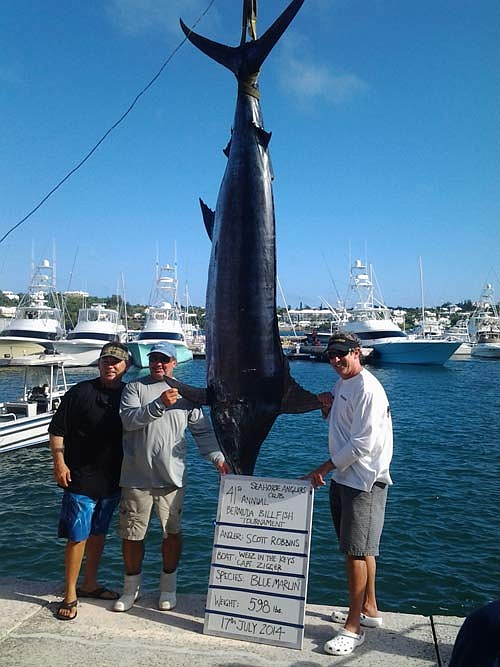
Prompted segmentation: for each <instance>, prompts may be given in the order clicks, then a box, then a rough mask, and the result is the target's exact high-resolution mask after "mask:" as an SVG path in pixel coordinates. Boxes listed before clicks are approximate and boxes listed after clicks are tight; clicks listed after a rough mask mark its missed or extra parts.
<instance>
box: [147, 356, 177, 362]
mask: <svg viewBox="0 0 500 667" xmlns="http://www.w3.org/2000/svg"><path fill="white" fill-rule="evenodd" d="M149 361H150V363H151V362H153V364H156V363H157V362H158V361H159V362H161V363H162V364H169V363H170V362H171V361H172V359H171V358H170V357H167V356H166V355H165V354H150V355H149Z"/></svg>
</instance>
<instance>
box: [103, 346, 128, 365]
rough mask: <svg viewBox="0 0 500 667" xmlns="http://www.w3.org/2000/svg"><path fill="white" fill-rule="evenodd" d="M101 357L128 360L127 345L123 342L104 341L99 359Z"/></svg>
mask: <svg viewBox="0 0 500 667" xmlns="http://www.w3.org/2000/svg"><path fill="white" fill-rule="evenodd" d="M101 357H115V358H116V359H120V361H128V357H129V353H128V347H127V346H126V345H124V344H123V343H106V345H104V347H103V348H102V350H101V354H100V355H99V359H100V358H101Z"/></svg>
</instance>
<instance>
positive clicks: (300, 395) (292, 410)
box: [280, 359, 322, 415]
mask: <svg viewBox="0 0 500 667" xmlns="http://www.w3.org/2000/svg"><path fill="white" fill-rule="evenodd" d="M284 384H285V386H284V391H283V398H282V400H281V410H280V412H281V414H290V415H297V414H301V413H303V412H311V410H321V407H322V406H321V403H320V401H319V398H318V397H317V396H316V394H313V393H312V392H310V391H307V389H304V387H302V386H301V385H300V384H299V383H298V382H296V381H295V380H294V379H293V377H292V376H291V375H290V366H289V364H288V359H285V382H284Z"/></svg>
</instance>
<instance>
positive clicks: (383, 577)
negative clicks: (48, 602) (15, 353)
mask: <svg viewBox="0 0 500 667" xmlns="http://www.w3.org/2000/svg"><path fill="white" fill-rule="evenodd" d="M291 370H292V373H293V375H294V377H295V378H296V379H297V380H298V381H299V382H300V383H301V384H302V385H303V386H305V387H307V388H309V389H311V390H312V391H323V390H326V389H328V388H330V387H331V385H332V384H333V382H334V380H335V375H334V373H333V371H332V370H331V369H330V367H329V366H328V365H327V364H321V363H312V362H306V361H305V362H302V361H297V362H294V363H293V364H292V366H291ZM371 370H372V371H373V372H374V373H375V375H377V377H378V378H379V379H380V380H381V381H382V383H383V384H384V386H385V388H386V391H387V394H388V396H389V400H390V402H391V406H392V414H393V420H394V431H395V451H394V459H393V465H392V476H393V480H394V486H393V487H392V488H391V489H390V492H389V500H388V507H387V514H386V524H385V530H384V535H383V538H382V547H381V556H380V558H379V559H378V591H377V592H378V598H379V604H380V607H381V609H383V610H388V611H396V612H406V613H418V614H424V615H429V614H450V615H456V616H464V615H466V614H467V613H469V612H470V611H471V610H472V609H475V608H476V607H478V606H480V605H482V604H484V603H485V602H487V601H489V600H492V599H494V598H497V597H499V596H500V547H499V536H500V512H499V508H500V491H499V481H498V476H499V471H500V420H499V414H500V410H499V408H500V363H498V362H497V361H495V360H481V359H464V360H456V361H455V360H451V361H449V362H447V363H446V364H445V366H444V367H418V366H413V367H412V366H404V367H400V366H393V367H389V366H386V367H373V368H371ZM95 372H96V371H95V369H89V368H85V369H73V370H71V371H68V377H69V379H70V380H71V381H78V380H81V379H84V378H87V377H93V376H94V375H95ZM22 373H23V371H22V370H21V369H14V368H12V369H9V368H0V388H1V396H2V398H4V397H5V398H6V397H8V396H9V397H15V396H17V395H18V394H19V392H20V386H21V377H22ZM136 373H137V371H132V372H131V373H129V376H130V377H133V376H134V375H135V374H136ZM204 373H205V366H204V362H203V361H199V360H195V361H192V362H187V363H185V364H182V365H181V366H179V367H178V369H177V373H176V375H177V377H179V378H180V379H182V380H184V381H186V382H189V383H192V384H198V385H202V384H204ZM326 457H327V426H326V423H325V422H324V421H323V420H322V419H321V418H320V416H319V413H318V414H314V413H313V414H307V415H298V416H289V415H287V416H282V417H280V418H279V419H278V420H277V422H276V423H275V425H274V427H273V429H272V431H271V434H270V435H269V436H268V438H267V440H266V442H265V443H264V444H263V446H262V450H261V454H260V456H259V459H258V461H257V467H256V470H255V474H256V475H258V476H262V477H281V478H295V477H299V476H301V475H303V474H305V473H307V472H309V470H311V469H312V468H313V467H315V466H316V465H317V464H319V463H321V462H322V461H324V460H325V459H326ZM188 468H189V481H188V493H187V497H186V503H185V511H184V520H183V521H184V523H183V526H184V553H183V556H182V561H181V566H180V573H179V583H178V588H179V591H180V592H181V593H205V592H206V590H207V582H208V572H209V565H210V556H211V545H212V540H213V520H214V518H215V513H216V507H217V497H218V478H217V474H216V471H215V469H213V468H212V466H210V465H209V464H207V463H206V462H205V461H203V460H202V459H201V458H200V456H199V454H198V451H197V448H196V446H195V444H194V442H193V441H192V440H191V441H190V447H189V454H188ZM60 495H61V490H60V489H58V488H57V486H56V485H55V483H54V481H53V477H52V465H51V457H50V454H49V450H48V448H46V447H42V448H37V449H25V450H19V451H16V452H10V453H5V454H2V455H1V457H0V553H1V555H2V557H1V559H0V577H14V576H15V577H21V578H24V579H36V580H61V581H62V579H63V546H64V541H63V540H59V539H58V538H57V537H56V527H57V517H58V512H59V504H60ZM160 540H161V536H160V531H159V529H158V525H157V521H156V519H153V522H152V527H151V529H150V532H149V535H148V538H147V542H146V559H145V564H144V576H145V586H146V588H148V589H157V588H158V579H159V572H160V552H159V546H160ZM101 580H102V582H103V583H106V584H107V585H111V586H115V587H120V585H121V581H122V560H121V552H120V542H119V539H118V537H117V536H116V534H115V532H114V530H113V531H112V532H111V534H110V535H109V538H108V542H107V546H106V550H105V554H104V556H103V561H102V569H101ZM308 600H309V602H311V603H316V604H326V605H329V604H331V605H333V604H346V602H347V595H346V584H345V573H344V561H343V557H342V555H341V554H340V553H339V552H338V549H337V542H336V538H335V535H334V532H333V528H332V526H331V520H330V516H329V508H328V492H327V489H326V488H323V489H321V490H319V491H317V493H316V497H315V503H314V518H313V539H312V548H311V562H310V574H309V591H308Z"/></svg>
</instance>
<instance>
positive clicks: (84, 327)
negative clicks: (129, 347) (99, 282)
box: [54, 303, 127, 366]
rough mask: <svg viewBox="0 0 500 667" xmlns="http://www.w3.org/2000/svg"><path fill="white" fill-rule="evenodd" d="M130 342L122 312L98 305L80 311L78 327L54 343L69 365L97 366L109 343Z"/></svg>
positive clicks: (56, 349) (66, 364)
mask: <svg viewBox="0 0 500 667" xmlns="http://www.w3.org/2000/svg"><path fill="white" fill-rule="evenodd" d="M126 339H127V333H126V329H125V326H124V325H123V324H122V322H121V319H120V314H119V312H118V310H115V309H113V308H106V306H104V304H102V303H94V304H92V306H91V307H90V308H80V310H79V311H78V320H77V323H76V325H75V328H74V329H73V331H70V332H69V333H68V334H67V336H66V338H65V339H64V340H60V341H57V342H56V343H54V348H55V351H56V352H57V353H58V354H63V355H66V357H67V360H66V361H65V366H95V365H96V364H97V359H98V358H99V353H100V351H101V349H102V346H103V345H104V344H105V343H109V342H111V341H115V342H121V343H125V342H126Z"/></svg>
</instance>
